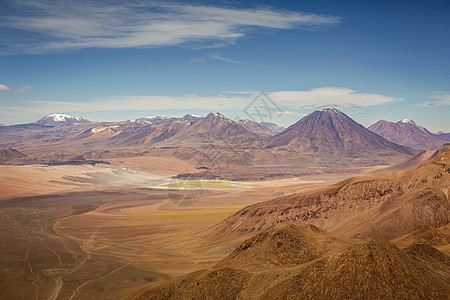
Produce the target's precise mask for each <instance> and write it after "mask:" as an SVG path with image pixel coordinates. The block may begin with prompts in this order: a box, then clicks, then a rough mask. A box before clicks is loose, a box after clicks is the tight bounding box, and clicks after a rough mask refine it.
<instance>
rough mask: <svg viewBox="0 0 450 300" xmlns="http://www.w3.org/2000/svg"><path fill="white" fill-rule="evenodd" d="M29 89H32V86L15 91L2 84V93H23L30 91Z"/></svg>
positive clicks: (0, 86)
mask: <svg viewBox="0 0 450 300" xmlns="http://www.w3.org/2000/svg"><path fill="white" fill-rule="evenodd" d="M29 89H31V86H28V85H24V86H22V87H21V88H19V89H16V90H13V89H11V88H10V87H9V86H7V85H4V84H0V91H2V92H9V93H23V92H26V91H28V90H29Z"/></svg>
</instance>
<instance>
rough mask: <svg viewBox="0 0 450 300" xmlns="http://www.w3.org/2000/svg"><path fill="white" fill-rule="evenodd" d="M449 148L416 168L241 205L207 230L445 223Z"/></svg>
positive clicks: (354, 231) (403, 228)
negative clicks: (282, 226) (240, 207)
mask: <svg viewBox="0 0 450 300" xmlns="http://www.w3.org/2000/svg"><path fill="white" fill-rule="evenodd" d="M449 189H450V151H449V152H446V153H444V154H442V155H441V156H439V157H437V158H436V159H435V160H433V161H432V162H430V163H428V164H427V165H424V166H422V167H420V168H418V169H416V170H411V171H402V172H393V173H384V174H376V175H369V176H362V177H357V178H350V179H347V180H344V181H341V182H339V183H337V184H335V185H333V186H331V187H328V188H325V189H321V190H318V191H314V192H309V193H300V194H293V195H290V196H285V197H280V198H276V199H274V200H271V201H267V202H262V203H258V204H255V205H251V206H248V207H245V208H243V209H241V210H240V211H238V212H237V213H235V214H234V215H232V216H230V217H228V218H227V219H225V220H223V221H221V222H220V223H218V224H217V225H216V226H214V227H213V228H211V230H210V231H209V232H208V234H210V235H211V236H215V237H225V236H228V235H231V236H235V235H248V234H254V233H257V232H259V231H262V230H267V229H270V228H273V227H276V226H280V225H282V224H290V223H292V224H298V225H302V224H314V225H317V226H319V227H321V228H324V229H326V230H332V231H336V232H342V233H343V234H344V235H346V236H349V237H357V238H361V237H368V236H371V235H377V236H383V237H388V238H393V237H396V236H399V235H401V234H404V233H406V232H409V231H411V230H413V229H415V228H417V227H419V226H422V225H430V226H433V227H441V226H444V225H446V224H448V223H449V214H450V201H449Z"/></svg>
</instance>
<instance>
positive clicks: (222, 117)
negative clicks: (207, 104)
mask: <svg viewBox="0 0 450 300" xmlns="http://www.w3.org/2000/svg"><path fill="white" fill-rule="evenodd" d="M207 117H216V118H219V119H227V117H225V116H224V115H222V114H221V113H219V112H211V113H209V114H208V116H207Z"/></svg>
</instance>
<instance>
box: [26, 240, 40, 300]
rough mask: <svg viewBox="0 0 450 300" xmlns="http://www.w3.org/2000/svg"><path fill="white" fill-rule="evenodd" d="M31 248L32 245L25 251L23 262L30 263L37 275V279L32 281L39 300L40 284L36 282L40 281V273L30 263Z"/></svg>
mask: <svg viewBox="0 0 450 300" xmlns="http://www.w3.org/2000/svg"><path fill="white" fill-rule="evenodd" d="M30 248H31V246H28V248H27V252H26V253H25V259H24V260H23V262H24V263H26V264H27V265H28V267H29V268H30V272H31V274H33V275H34V276H36V279H35V280H33V281H32V282H31V283H32V284H33V285H34V286H35V287H36V300H38V299H39V285H38V284H37V283H36V282H38V281H39V279H40V277H39V274H37V273H35V272H34V271H33V266H32V265H31V263H30V257H29V254H30Z"/></svg>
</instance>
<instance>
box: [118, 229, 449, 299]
mask: <svg viewBox="0 0 450 300" xmlns="http://www.w3.org/2000/svg"><path fill="white" fill-rule="evenodd" d="M342 240H344V238H343V237H340V236H338V235H333V234H330V233H327V232H325V231H323V230H321V229H319V228H317V227H314V226H309V227H298V226H295V225H287V226H284V227H280V228H277V229H273V230H269V231H266V232H262V233H260V234H258V235H256V236H254V237H252V238H250V239H248V240H246V241H244V242H243V243H242V244H241V245H240V246H239V247H237V248H236V249H235V250H234V251H233V253H231V254H230V255H229V256H228V257H226V258H224V259H223V260H221V261H219V263H218V264H217V265H216V266H215V267H213V268H211V269H208V270H200V271H197V272H193V273H189V274H186V275H184V276H182V277H179V278H175V279H171V280H168V281H164V282H162V283H155V284H153V285H151V286H149V287H147V288H144V289H142V290H140V291H138V292H136V293H134V294H132V295H130V296H129V297H128V298H127V299H287V298H288V299H446V297H447V296H448V295H449V294H450V284H449V278H450V271H449V270H450V260H449V256H448V255H446V254H443V253H442V252H440V251H438V250H437V249H435V248H433V247H431V246H429V245H423V244H421V245H417V244H414V245H410V246H409V247H408V248H406V249H404V250H400V249H399V248H398V247H397V246H395V245H394V244H392V243H390V242H389V241H387V240H384V239H380V238H371V239H368V240H364V241H357V240H353V241H350V240H346V242H344V243H339V241H342Z"/></svg>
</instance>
